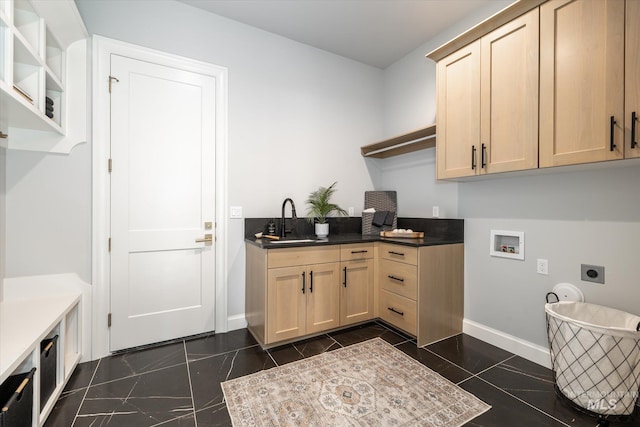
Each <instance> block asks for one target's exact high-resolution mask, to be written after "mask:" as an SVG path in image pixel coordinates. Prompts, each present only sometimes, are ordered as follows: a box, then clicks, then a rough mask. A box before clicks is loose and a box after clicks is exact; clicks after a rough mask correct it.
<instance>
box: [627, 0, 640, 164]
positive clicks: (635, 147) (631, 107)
mask: <svg viewBox="0 0 640 427" xmlns="http://www.w3.org/2000/svg"><path fill="white" fill-rule="evenodd" d="M626 19H627V22H626V25H625V29H626V33H625V34H626V40H625V46H626V55H625V56H626V59H625V68H626V69H625V100H626V101H625V109H624V123H625V126H624V129H625V152H624V154H625V157H627V158H630V157H640V136H639V134H640V119H639V118H638V116H640V1H638V0H627V17H626ZM632 138H633V139H632Z"/></svg>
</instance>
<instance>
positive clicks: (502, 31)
mask: <svg viewBox="0 0 640 427" xmlns="http://www.w3.org/2000/svg"><path fill="white" fill-rule="evenodd" d="M538 28H539V13H538V9H537V8H536V9H534V10H532V11H531V12H528V13H527V14H525V15H522V16H521V17H519V18H517V19H515V20H513V21H511V22H509V23H508V24H505V25H503V26H502V27H500V28H498V29H497V30H495V31H493V32H491V33H489V34H488V35H486V36H484V37H483V38H482V39H481V44H482V48H481V58H482V62H481V71H480V74H481V76H482V77H481V78H482V80H481V82H482V84H481V88H482V92H481V100H482V104H481V105H482V108H481V135H482V137H481V141H480V142H481V146H480V163H479V170H480V173H494V172H506V171H515V170H523V169H533V168H536V167H538V68H539V67H538V37H539V34H538ZM438 133H440V128H439V127H438Z"/></svg>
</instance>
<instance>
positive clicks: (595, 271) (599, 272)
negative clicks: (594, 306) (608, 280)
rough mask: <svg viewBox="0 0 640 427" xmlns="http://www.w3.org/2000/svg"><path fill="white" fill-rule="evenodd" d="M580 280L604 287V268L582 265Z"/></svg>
mask: <svg viewBox="0 0 640 427" xmlns="http://www.w3.org/2000/svg"><path fill="white" fill-rule="evenodd" d="M580 279H581V280H584V281H585V282H593V283H601V284H603V285H604V267H603V266H600V265H589V264H580Z"/></svg>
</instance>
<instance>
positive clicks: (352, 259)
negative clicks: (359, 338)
mask: <svg viewBox="0 0 640 427" xmlns="http://www.w3.org/2000/svg"><path fill="white" fill-rule="evenodd" d="M340 259H341V262H340V273H341V275H342V278H341V282H342V283H341V287H340V326H344V325H351V324H353V323H359V322H364V321H366V320H371V319H373V318H374V317H375V315H374V290H375V289H374V286H373V285H374V273H373V271H374V266H373V244H372V243H367V244H363V245H356V244H354V245H342V247H341V251H340Z"/></svg>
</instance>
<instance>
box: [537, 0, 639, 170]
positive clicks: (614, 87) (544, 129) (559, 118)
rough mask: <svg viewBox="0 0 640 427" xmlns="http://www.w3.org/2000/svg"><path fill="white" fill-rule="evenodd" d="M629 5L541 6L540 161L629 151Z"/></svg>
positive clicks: (561, 0) (586, 1) (583, 159)
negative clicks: (626, 17) (626, 109)
mask: <svg viewBox="0 0 640 427" xmlns="http://www.w3.org/2000/svg"><path fill="white" fill-rule="evenodd" d="M629 3H637V2H635V1H631V2H629ZM624 8H625V4H624V0H601V1H593V0H550V1H549V2H547V3H544V4H543V5H542V6H540V167H546V166H556V165H569V164H577V163H588V162H596V161H603V160H613V159H620V158H622V157H623V156H624V145H623V132H622V128H623V121H624V119H623V109H624V13H625V11H624Z"/></svg>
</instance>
